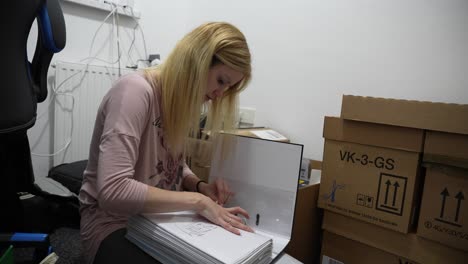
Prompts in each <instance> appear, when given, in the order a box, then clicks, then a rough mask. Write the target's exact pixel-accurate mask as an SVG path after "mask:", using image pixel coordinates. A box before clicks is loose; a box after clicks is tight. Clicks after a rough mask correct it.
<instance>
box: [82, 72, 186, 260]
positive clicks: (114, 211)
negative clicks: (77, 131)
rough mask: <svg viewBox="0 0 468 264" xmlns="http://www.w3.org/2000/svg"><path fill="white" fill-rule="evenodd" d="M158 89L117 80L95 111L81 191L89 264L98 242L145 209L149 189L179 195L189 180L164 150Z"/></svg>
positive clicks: (137, 78)
mask: <svg viewBox="0 0 468 264" xmlns="http://www.w3.org/2000/svg"><path fill="white" fill-rule="evenodd" d="M161 113H162V111H161V89H160V87H155V89H153V88H152V87H151V85H150V84H149V82H148V81H147V80H146V79H145V77H144V76H143V74H142V73H131V74H128V75H126V76H123V77H122V78H120V79H119V80H118V81H117V82H116V83H115V84H114V86H113V87H112V89H110V91H109V92H108V93H107V94H106V96H105V97H104V99H103V100H102V103H101V105H100V107H99V110H98V113H97V117H96V122H95V125H94V132H93V136H92V139H91V146H90V151H89V160H88V165H87V167H86V170H85V172H84V175H83V185H82V187H81V190H80V194H79V199H80V214H81V224H80V225H81V227H80V229H81V239H82V245H83V252H85V254H84V257H85V260H86V262H87V263H92V262H93V260H94V257H95V255H96V252H97V250H98V248H99V245H100V243H101V241H102V240H103V239H104V238H105V237H106V236H108V235H109V234H110V233H112V232H114V231H116V230H117V229H121V228H125V227H126V224H127V220H128V218H129V217H130V216H131V215H134V214H138V213H140V212H141V210H142V209H143V205H144V203H145V199H146V192H147V191H148V186H155V187H158V188H163V189H166V190H175V191H177V190H180V189H181V186H182V181H183V178H184V177H186V176H187V175H189V174H193V173H192V171H191V170H190V169H189V168H188V166H187V165H186V164H185V162H184V160H183V155H179V156H178V157H173V156H172V155H170V154H169V153H168V151H167V148H166V146H165V145H164V134H163V130H162V127H161V124H162V115H161Z"/></svg>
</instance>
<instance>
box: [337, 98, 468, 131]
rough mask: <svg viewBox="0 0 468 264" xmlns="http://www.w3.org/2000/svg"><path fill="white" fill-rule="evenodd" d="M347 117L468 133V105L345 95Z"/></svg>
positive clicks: (345, 117) (343, 113)
mask: <svg viewBox="0 0 468 264" xmlns="http://www.w3.org/2000/svg"><path fill="white" fill-rule="evenodd" d="M341 117H342V118H344V119H350V120H357V121H365V122H372V123H379V124H389V125H395V126H404V127H412V128H420V129H427V130H434V131H442V132H451V133H459V134H468V105H460V104H445V103H433V102H421V101H410V100H397V99H384V98H374V97H362V96H352V95H344V96H343V101H342V106H341Z"/></svg>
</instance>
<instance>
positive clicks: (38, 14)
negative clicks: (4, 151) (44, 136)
mask: <svg viewBox="0 0 468 264" xmlns="http://www.w3.org/2000/svg"><path fill="white" fill-rule="evenodd" d="M36 18H37V22H38V23H37V24H38V39H37V45H36V50H35V53H34V58H33V61H32V64H31V63H30V62H29V61H28V58H27V50H26V45H27V40H28V36H29V31H30V29H31V26H32V24H33V22H34V20H35V19H36ZM0 33H1V34H2V35H3V36H4V37H3V38H2V41H0V52H1V53H2V63H1V64H0V79H1V80H2V84H1V85H0V113H2V114H1V115H0V133H10V132H14V131H18V130H25V129H28V128H30V127H32V126H33V125H34V123H35V121H36V110H37V103H38V102H42V101H44V100H45V98H46V97H47V71H48V68H49V64H50V61H51V59H52V56H53V54H54V53H56V52H59V51H60V50H62V49H63V48H64V46H65V39H66V36H65V21H64V18H63V13H62V10H61V8H60V5H59V2H58V0H14V1H13V0H10V1H5V2H4V3H3V14H2V16H0Z"/></svg>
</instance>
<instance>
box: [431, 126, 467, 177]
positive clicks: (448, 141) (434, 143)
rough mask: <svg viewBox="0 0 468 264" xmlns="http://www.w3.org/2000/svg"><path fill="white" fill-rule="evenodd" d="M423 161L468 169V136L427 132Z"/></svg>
mask: <svg viewBox="0 0 468 264" xmlns="http://www.w3.org/2000/svg"><path fill="white" fill-rule="evenodd" d="M423 160H424V161H425V162H434V163H440V164H446V165H450V166H456V167H461V168H468V136H467V135H461V134H453V133H443V132H437V131H427V132H426V140H425V143H424V158H423Z"/></svg>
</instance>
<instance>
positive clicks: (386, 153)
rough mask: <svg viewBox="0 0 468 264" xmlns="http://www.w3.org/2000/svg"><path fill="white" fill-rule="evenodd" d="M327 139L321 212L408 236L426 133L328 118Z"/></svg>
mask: <svg viewBox="0 0 468 264" xmlns="http://www.w3.org/2000/svg"><path fill="white" fill-rule="evenodd" d="M324 137H325V147H324V154H323V168H322V169H323V171H322V180H321V187H320V195H319V202H318V205H319V207H321V208H324V209H326V210H330V211H333V212H337V213H340V214H343V215H347V216H350V217H353V218H356V219H360V220H363V221H366V222H369V223H372V224H376V225H380V226H383V227H385V228H389V229H392V230H395V231H399V232H403V233H406V232H408V231H409V229H410V227H411V226H412V224H413V223H414V222H415V219H414V218H413V216H414V215H415V210H416V207H417V205H418V202H419V200H418V199H419V194H420V184H419V181H420V178H419V161H420V153H421V152H422V147H423V139H424V131H423V130H420V129H412V128H404V127H396V126H387V125H379V124H373V123H365V122H356V121H350V120H343V119H340V118H333V117H326V118H325V125H324Z"/></svg>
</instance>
